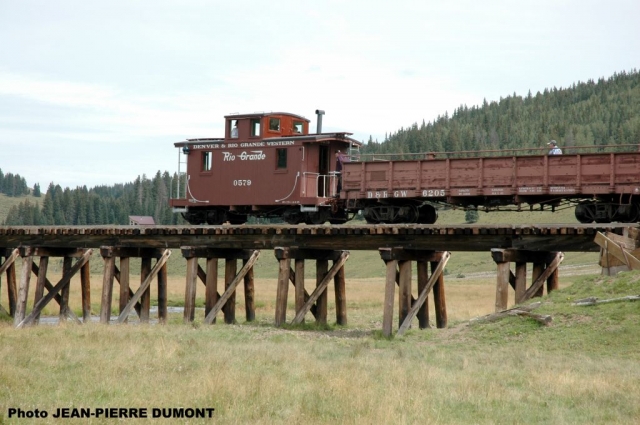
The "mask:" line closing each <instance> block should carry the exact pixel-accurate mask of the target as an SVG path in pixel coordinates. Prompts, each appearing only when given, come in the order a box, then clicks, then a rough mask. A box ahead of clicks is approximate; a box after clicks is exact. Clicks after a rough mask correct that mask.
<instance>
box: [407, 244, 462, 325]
mask: <svg viewBox="0 0 640 425" xmlns="http://www.w3.org/2000/svg"><path fill="white" fill-rule="evenodd" d="M450 257H451V253H450V252H448V251H445V252H443V253H442V259H441V260H440V261H439V262H438V265H437V266H436V268H435V270H433V272H432V273H431V277H430V278H429V281H428V282H427V285H426V286H425V287H424V288H422V291H421V292H420V294H419V295H418V298H417V300H416V302H415V304H414V305H413V306H412V307H411V309H410V310H409V312H408V313H407V317H405V319H404V321H403V322H402V324H401V325H400V327H399V328H398V335H402V334H403V333H404V332H405V331H406V330H407V329H409V327H410V326H411V321H412V320H413V318H414V317H415V315H416V313H417V312H418V309H419V308H420V306H421V305H422V304H424V303H425V302H426V300H427V296H428V295H429V291H430V290H431V288H432V287H433V285H434V284H435V283H436V282H437V281H438V279H439V278H440V277H441V276H442V274H443V271H444V268H445V266H446V265H447V262H448V261H449V258H450Z"/></svg>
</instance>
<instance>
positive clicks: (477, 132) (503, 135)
mask: <svg viewBox="0 0 640 425" xmlns="http://www.w3.org/2000/svg"><path fill="white" fill-rule="evenodd" d="M551 139H555V140H557V141H558V142H559V144H560V146H561V147H566V146H598V145H612V144H627V143H640V73H639V72H638V71H637V70H632V71H631V72H621V73H619V74H614V75H613V76H612V77H611V78H608V79H604V78H601V79H599V80H598V81H597V82H596V81H593V80H589V81H587V82H586V83H582V82H579V83H577V84H574V85H572V86H571V87H568V88H559V89H558V88H555V87H554V88H552V89H546V90H544V92H542V93H540V92H538V93H536V94H535V95H533V94H532V93H531V92H529V93H528V94H527V96H525V97H522V96H518V95H517V94H515V93H514V94H513V95H512V96H507V97H506V98H501V99H500V100H499V101H496V102H487V101H486V100H485V101H484V103H483V104H482V105H481V106H472V107H467V106H466V105H464V106H460V107H459V108H458V109H456V110H455V111H454V112H453V116H449V115H448V114H446V113H445V114H444V116H440V117H438V118H437V119H436V120H435V121H433V122H429V123H425V122H424V121H423V122H422V124H420V125H418V124H417V123H414V124H413V125H412V126H410V127H408V128H401V129H400V130H398V131H397V132H395V133H392V134H390V135H388V136H387V138H386V140H385V141H383V142H382V143H376V141H373V140H369V143H367V144H366V145H365V146H364V147H363V149H362V153H409V152H411V153H414V152H457V151H461V150H484V149H498V150H504V149H513V148H527V147H528V148H542V147H545V144H546V143H547V142H548V141H549V140H551Z"/></svg>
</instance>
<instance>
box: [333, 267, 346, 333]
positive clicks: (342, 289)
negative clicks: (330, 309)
mask: <svg viewBox="0 0 640 425" xmlns="http://www.w3.org/2000/svg"><path fill="white" fill-rule="evenodd" d="M335 263H336V262H335V260H334V262H333V264H335ZM333 283H334V288H335V293H336V324H338V325H340V326H347V287H346V282H345V279H344V267H340V269H339V270H338V272H337V273H336V275H335V276H334V278H333Z"/></svg>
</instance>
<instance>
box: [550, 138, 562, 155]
mask: <svg viewBox="0 0 640 425" xmlns="http://www.w3.org/2000/svg"><path fill="white" fill-rule="evenodd" d="M547 146H549V155H562V149H560V148H559V147H558V143H557V142H556V141H555V140H552V141H550V142H549V143H547Z"/></svg>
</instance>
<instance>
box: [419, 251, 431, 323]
mask: <svg viewBox="0 0 640 425" xmlns="http://www.w3.org/2000/svg"><path fill="white" fill-rule="evenodd" d="M428 265H429V263H428V262H427V261H417V262H416V269H417V272H418V294H420V292H422V290H423V289H424V288H425V287H426V286H427V283H428V282H429V270H428V268H427V266H428ZM416 316H417V317H418V327H419V328H420V329H427V328H429V327H430V325H429V296H428V295H427V298H425V300H424V303H422V305H421V306H420V308H419V309H418V313H417V314H416Z"/></svg>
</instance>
